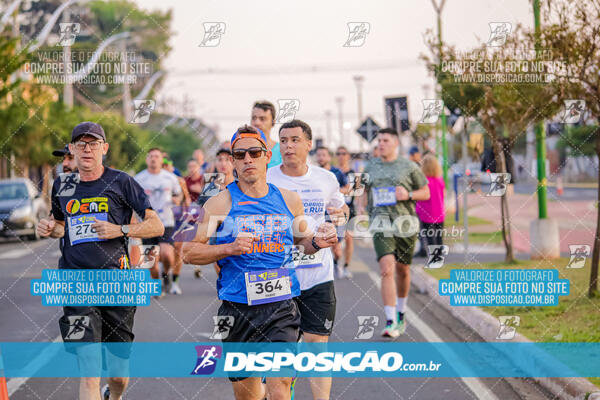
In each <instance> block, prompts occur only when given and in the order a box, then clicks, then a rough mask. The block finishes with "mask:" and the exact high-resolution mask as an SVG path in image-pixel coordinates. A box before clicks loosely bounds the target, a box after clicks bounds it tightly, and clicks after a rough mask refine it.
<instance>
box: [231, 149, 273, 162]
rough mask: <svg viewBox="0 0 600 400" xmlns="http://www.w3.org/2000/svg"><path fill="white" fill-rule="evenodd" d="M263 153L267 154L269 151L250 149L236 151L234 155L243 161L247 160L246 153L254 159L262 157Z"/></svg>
mask: <svg viewBox="0 0 600 400" xmlns="http://www.w3.org/2000/svg"><path fill="white" fill-rule="evenodd" d="M263 151H264V152H266V151H267V149H265V148H264V147H250V148H248V149H235V150H233V152H232V155H233V158H235V159H236V160H243V159H244V158H246V153H248V154H250V157H252V158H258V157H260V156H261V155H262V153H263Z"/></svg>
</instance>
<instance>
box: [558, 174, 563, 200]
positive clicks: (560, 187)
mask: <svg viewBox="0 0 600 400" xmlns="http://www.w3.org/2000/svg"><path fill="white" fill-rule="evenodd" d="M563 193H564V189H563V181H562V178H561V177H560V176H559V177H557V178H556V194H557V195H558V196H562V195H563Z"/></svg>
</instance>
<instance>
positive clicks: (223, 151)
mask: <svg viewBox="0 0 600 400" xmlns="http://www.w3.org/2000/svg"><path fill="white" fill-rule="evenodd" d="M223 153H227V154H229V155H231V150H229V149H226V148H224V147H222V148H220V149H219V151H217V157H218V156H219V155H221V154H223Z"/></svg>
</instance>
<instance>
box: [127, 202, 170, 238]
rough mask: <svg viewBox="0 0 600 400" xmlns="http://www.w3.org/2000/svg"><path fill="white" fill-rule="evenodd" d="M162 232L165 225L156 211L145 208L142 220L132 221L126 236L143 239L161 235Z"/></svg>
mask: <svg viewBox="0 0 600 400" xmlns="http://www.w3.org/2000/svg"><path fill="white" fill-rule="evenodd" d="M119 229H120V227H119ZM164 232H165V227H164V226H163V224H162V222H161V221H160V218H159V217H158V214H157V213H156V211H154V210H151V209H147V210H146V214H145V215H144V220H143V221H142V222H137V223H132V224H130V225H129V234H128V236H131V237H135V238H141V239H145V238H151V237H156V236H162V235H163V233H164Z"/></svg>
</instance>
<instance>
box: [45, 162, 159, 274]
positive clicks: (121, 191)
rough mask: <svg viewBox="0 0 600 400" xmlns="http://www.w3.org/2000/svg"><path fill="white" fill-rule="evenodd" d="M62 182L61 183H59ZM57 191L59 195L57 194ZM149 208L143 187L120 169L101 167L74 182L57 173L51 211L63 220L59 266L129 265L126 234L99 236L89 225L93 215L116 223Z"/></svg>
mask: <svg viewBox="0 0 600 400" xmlns="http://www.w3.org/2000/svg"><path fill="white" fill-rule="evenodd" d="M61 186H62V187H61ZM59 191H60V193H61V195H60V196H59V195H58V192H59ZM149 208H152V207H151V206H150V201H149V200H148V196H146V194H145V193H144V189H142V187H141V186H140V185H139V183H137V182H136V181H135V180H134V179H133V178H132V177H131V176H129V175H127V174H126V173H125V172H123V171H119V170H116V169H112V168H107V167H105V168H104V172H103V174H102V176H101V177H100V178H98V179H97V180H95V181H89V182H76V183H74V188H73V185H69V184H67V185H66V186H65V182H64V180H63V182H62V185H61V179H60V177H59V178H57V179H56V180H55V181H54V185H53V186H52V215H53V216H54V219H56V220H58V221H65V236H64V240H63V248H62V256H61V258H60V260H59V262H58V267H59V268H68V269H71V268H82V269H93V268H129V258H128V256H127V238H125V237H123V236H120V237H117V238H114V239H108V240H100V239H98V236H97V234H96V233H95V230H94V229H93V228H92V227H91V225H92V224H93V223H94V221H93V219H92V217H94V218H96V219H98V220H105V221H108V222H111V223H113V224H117V225H128V224H130V223H131V215H132V213H133V211H135V212H136V213H137V214H138V215H139V216H140V217H141V218H144V217H145V215H146V210H147V209H149Z"/></svg>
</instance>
